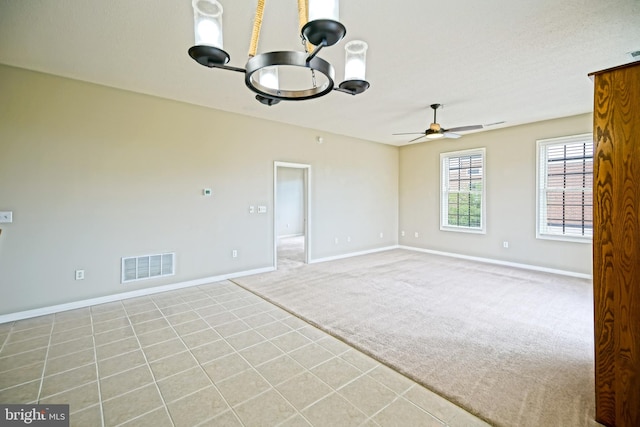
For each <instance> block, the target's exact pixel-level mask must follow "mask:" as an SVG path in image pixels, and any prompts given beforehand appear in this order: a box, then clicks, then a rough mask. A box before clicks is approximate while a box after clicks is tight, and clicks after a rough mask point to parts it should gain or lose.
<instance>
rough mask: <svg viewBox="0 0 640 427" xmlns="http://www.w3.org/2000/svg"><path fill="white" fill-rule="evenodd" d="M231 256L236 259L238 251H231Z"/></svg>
mask: <svg viewBox="0 0 640 427" xmlns="http://www.w3.org/2000/svg"><path fill="white" fill-rule="evenodd" d="M231 256H232V257H233V258H238V250H237V249H234V250H232V251H231Z"/></svg>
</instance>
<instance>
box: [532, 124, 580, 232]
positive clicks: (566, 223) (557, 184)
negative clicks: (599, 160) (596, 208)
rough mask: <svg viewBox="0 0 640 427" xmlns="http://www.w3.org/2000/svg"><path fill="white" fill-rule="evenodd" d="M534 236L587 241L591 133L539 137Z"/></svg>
mask: <svg viewBox="0 0 640 427" xmlns="http://www.w3.org/2000/svg"><path fill="white" fill-rule="evenodd" d="M537 145H538V179H537V194H538V200H537V204H538V212H537V227H536V237H538V238H543V239H544V238H547V239H560V240H569V241H586V242H589V241H591V238H592V237H593V190H592V189H593V136H592V134H583V135H575V136H569V137H563V138H554V139H546V140H540V141H538V143H537Z"/></svg>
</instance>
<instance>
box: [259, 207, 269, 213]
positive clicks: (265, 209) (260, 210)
mask: <svg viewBox="0 0 640 427" xmlns="http://www.w3.org/2000/svg"><path fill="white" fill-rule="evenodd" d="M258 213H267V207H266V206H258Z"/></svg>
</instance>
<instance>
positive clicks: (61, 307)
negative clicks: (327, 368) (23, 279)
mask: <svg viewBox="0 0 640 427" xmlns="http://www.w3.org/2000/svg"><path fill="white" fill-rule="evenodd" d="M274 270H275V269H274V268H273V267H265V268H258V269H255V270H247V271H241V272H237V273H229V274H223V275H220V276H212V277H204V278H202V279H195V280H189V281H186V282H179V283H172V284H169V285H163V286H156V287H153V288H145V289H138V290H135V291H129V292H122V293H118V294H113V295H105V296H103V297H98V298H90V299H86V300H81V301H74V302H69V303H66V304H58V305H52V306H49V307H42V308H36V309H33V310H26V311H19V312H16V313H9V314H3V315H0V323H6V322H14V321H16V320H23V319H29V318H32V317H38V316H45V315H47V314H53V313H59V312H61V311H68V310H75V309H78V308H85V307H90V306H92V305H98V304H106V303H108V302H114V301H120V300H123V299H128V298H136V297H141V296H146V295H153V294H157V293H160V292H167V291H174V290H176V289H184V288H189V287H192V286H200V285H206V284H208V283H214V282H221V281H223V280H228V279H235V278H237V277H243V276H251V275H254V274H260V273H268V272H270V271H274Z"/></svg>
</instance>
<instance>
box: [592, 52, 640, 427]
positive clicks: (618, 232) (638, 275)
mask: <svg viewBox="0 0 640 427" xmlns="http://www.w3.org/2000/svg"><path fill="white" fill-rule="evenodd" d="M594 142H595V152H594V193H593V194H594V212H593V214H594V237H593V273H594V274H593V282H594V283H593V285H594V322H595V323H594V325H595V328H594V332H595V363H596V366H595V371H596V379H595V380H596V420H597V421H598V422H600V423H602V424H604V425H607V426H612V427H613V426H615V427H627V426H628V427H637V426H640V63H636V64H633V65H629V66H625V67H618V68H616V69H612V70H607V71H603V72H600V73H596V74H595V96H594Z"/></svg>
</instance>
